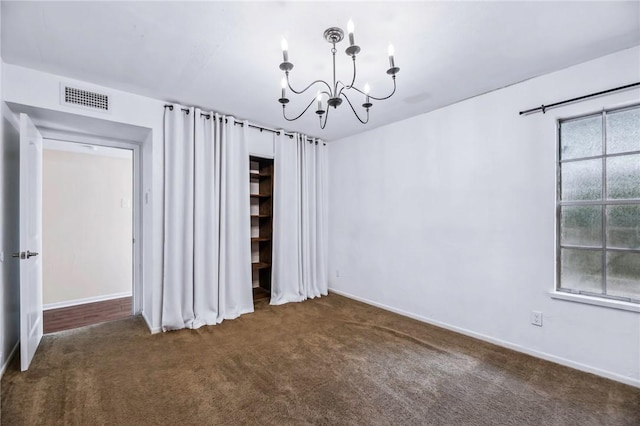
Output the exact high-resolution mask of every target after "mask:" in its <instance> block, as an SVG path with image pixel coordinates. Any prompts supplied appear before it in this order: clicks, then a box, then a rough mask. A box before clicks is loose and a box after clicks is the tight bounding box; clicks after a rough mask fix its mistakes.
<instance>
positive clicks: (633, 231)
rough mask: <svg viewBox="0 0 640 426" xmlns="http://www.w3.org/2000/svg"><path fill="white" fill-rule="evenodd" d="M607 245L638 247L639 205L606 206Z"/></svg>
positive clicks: (639, 243)
mask: <svg viewBox="0 0 640 426" xmlns="http://www.w3.org/2000/svg"><path fill="white" fill-rule="evenodd" d="M607 247H616V248H632V249H640V205H630V206H629V205H628V206H607Z"/></svg>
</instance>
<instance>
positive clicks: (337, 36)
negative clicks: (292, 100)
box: [278, 20, 400, 129]
mask: <svg viewBox="0 0 640 426" xmlns="http://www.w3.org/2000/svg"><path fill="white" fill-rule="evenodd" d="M353 29H354V27H353V21H351V20H349V23H348V24H347V31H348V32H349V47H347V49H346V50H345V53H346V54H347V55H349V56H351V59H352V61H353V77H352V78H351V84H349V85H346V84H344V83H343V82H342V81H340V80H336V52H337V50H336V43H339V42H341V41H342V39H343V38H344V32H343V31H342V29H340V28H337V27H331V28H328V29H327V30H326V31H325V32H324V39H325V40H326V41H327V42H329V43H331V45H332V46H333V47H332V48H331V54H332V55H333V84H329V83H327V82H326V81H324V80H316V81H314V82H312V83H310V84H309V85H308V86H307V87H305V88H304V89H302V90H295V89H294V88H293V87H291V82H290V81H289V72H290V71H291V70H292V69H293V64H292V63H291V62H289V47H288V44H287V41H286V40H285V39H282V58H283V61H282V63H281V64H280V69H281V70H282V71H284V75H285V76H284V78H283V79H282V81H281V85H282V96H281V97H280V99H278V102H280V103H281V104H282V115H283V116H284V118H285V119H286V120H287V121H295V120H297V119H299V118H300V117H302V116H303V115H304V113H305V112H307V110H308V109H309V108H310V107H311V105H312V104H313V102H314V101H317V108H318V109H317V110H316V114H318V117H319V118H320V128H321V129H324V128H325V126H326V125H327V120H328V119H329V111H330V109H331V107H333V108H334V109H336V108H338V106H340V105H341V104H342V98H344V99H345V100H346V101H347V103H348V104H349V106H350V107H351V110H352V111H353V113H354V114H355V116H356V118H357V119H358V120H359V121H360V122H361V123H362V124H367V123H368V122H369V109H370V108H371V107H372V106H373V104H372V103H371V100H376V101H383V100H385V99H389V98H390V97H391V96H393V94H394V93H395V92H396V74H397V73H398V72H399V71H400V68H398V67H396V65H395V62H394V59H393V54H394V51H393V45H392V44H389V69H388V70H387V74H388V75H390V76H391V79H392V80H393V91H392V92H391V94H389V95H388V96H385V97H382V98H377V97H375V96H373V95H371V94H370V93H369V90H370V87H369V84H365V85H364V87H363V89H362V90H360V89H358V88H357V87H356V86H355V82H356V55H357V54H358V53H359V52H360V46H357V45H356V44H355V41H354V36H353ZM317 84H319V85H320V86H321V88H322V89H324V88H325V87H326V90H319V91H318V92H317V93H316V97H315V98H312V99H311V102H309V105H307V107H306V108H305V109H304V110H303V111H302V112H301V113H300V114H299V115H298V116H296V117H294V118H289V117H287V114H286V107H287V104H288V103H289V99H288V98H287V88H288V89H289V90H290V91H291V92H293V93H295V94H296V95H299V94H302V93H305V92H306V91H307V90H309V89H311V88H312V87H313V86H315V85H317ZM350 91H355V92H358V93H360V94H361V95H362V96H364V103H363V104H362V107H363V108H364V110H365V112H366V119H362V118H361V117H360V115H359V114H358V112H357V111H356V109H355V108H354V106H353V103H352V102H351V99H349V97H348V96H347V92H350ZM325 97H326V98H327V101H326V106H327V108H326V110H325V109H324V105H325V104H324V103H323V100H324V98H325ZM323 118H324V120H323Z"/></svg>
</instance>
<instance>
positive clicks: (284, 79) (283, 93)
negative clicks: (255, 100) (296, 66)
mask: <svg viewBox="0 0 640 426" xmlns="http://www.w3.org/2000/svg"><path fill="white" fill-rule="evenodd" d="M280 86H282V99H284V98H286V97H287V96H286V92H285V90H286V88H287V79H286V78H284V77H282V80H280Z"/></svg>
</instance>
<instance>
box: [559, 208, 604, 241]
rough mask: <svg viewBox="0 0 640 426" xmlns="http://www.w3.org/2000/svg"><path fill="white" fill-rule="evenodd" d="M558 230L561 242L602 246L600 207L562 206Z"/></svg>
mask: <svg viewBox="0 0 640 426" xmlns="http://www.w3.org/2000/svg"><path fill="white" fill-rule="evenodd" d="M560 230H561V235H560V243H561V244H567V245H579V246H595V247H602V207H600V206H565V207H562V209H561V210H560Z"/></svg>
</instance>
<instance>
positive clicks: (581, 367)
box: [329, 288, 640, 388]
mask: <svg viewBox="0 0 640 426" xmlns="http://www.w3.org/2000/svg"><path fill="white" fill-rule="evenodd" d="M329 292H331V293H335V294H339V295H340V296H344V297H347V298H349V299H353V300H357V301H358V302H362V303H366V304H367V305H372V306H375V307H377V308H380V309H384V310H385V311H390V312H394V313H396V314H400V315H402V316H405V317H409V318H413V319H415V320H418V321H421V322H424V323H427V324H431V325H435V326H437V327H441V328H445V329H447V330H451V331H454V332H456V333H460V334H464V335H466V336H470V337H474V338H476V339H480V340H484V341H485V342H489V343H493V344H494V345H498V346H502V347H504V348H508V349H512V350H514V351H516V352H521V353H524V354H527V355H531V356H533V357H536V358H541V359H544V360H546V361H551V362H554V363H556V364H560V365H564V366H565V367H570V368H574V369H576V370H580V371H585V372H587V373H591V374H595V375H597V376H601V377H605V378H607V379H611V380H615V381H617V382H621V383H624V384H627V385H630V386H634V387H636V388H640V380H637V379H634V378H632V377H626V376H621V375H620V374H617V373H613V372H611V371H606V370H601V369H599V368H596V367H591V366H589V365H586V364H581V363H579V362H575V361H571V360H569V359H566V358H562V357H558V356H555V355H551V354H548V353H546V352H540V351H537V350H535V349H529V348H527V347H524V346H521V345H518V344H516V343H512V342H508V341H506V340H502V339H496V338H494V337H491V336H487V335H485V334H481V333H476V332H475V331H471V330H467V329H465V328H461V327H456V326H454V325H451V324H447V323H444V322H441V321H436V320H434V319H431V318H427V317H423V316H421V315H416V314H413V313H411V312H407V311H404V310H402V309H397V308H394V307H391V306H387V305H384V304H382V303H378V302H374V301H373V300H369V299H365V298H363V297H359V296H355V295H353V294H350V293H347V292H344V291H341V290H336V289H333V288H330V289H329Z"/></svg>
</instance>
